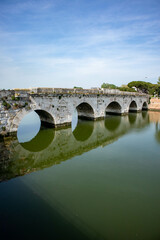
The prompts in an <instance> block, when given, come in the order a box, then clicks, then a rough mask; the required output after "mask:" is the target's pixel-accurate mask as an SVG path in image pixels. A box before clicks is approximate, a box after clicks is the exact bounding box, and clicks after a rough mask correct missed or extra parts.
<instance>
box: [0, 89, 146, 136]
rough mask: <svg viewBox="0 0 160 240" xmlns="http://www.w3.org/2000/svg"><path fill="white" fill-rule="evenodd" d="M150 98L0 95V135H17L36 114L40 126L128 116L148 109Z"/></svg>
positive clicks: (64, 92)
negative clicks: (75, 119) (28, 117)
mask: <svg viewBox="0 0 160 240" xmlns="http://www.w3.org/2000/svg"><path fill="white" fill-rule="evenodd" d="M148 101H149V96H148V95H146V94H141V93H137V92H121V91H119V90H109V89H100V90H92V89H58V88H32V89H14V90H1V91H0V134H3V133H4V132H6V133H9V132H10V133H11V132H16V131H17V129H18V126H19V124H20V122H21V120H22V119H23V117H24V116H25V115H26V114H27V113H29V112H31V111H35V112H36V113H37V114H38V115H39V117H40V120H41V124H42V125H43V124H47V125H49V126H53V127H59V126H65V125H71V122H72V116H73V113H74V111H75V110H77V112H78V117H79V118H86V119H93V120H96V119H102V118H104V117H105V116H106V114H120V115H125V114H127V113H128V112H130V111H135V112H139V111H142V110H147V109H148Z"/></svg>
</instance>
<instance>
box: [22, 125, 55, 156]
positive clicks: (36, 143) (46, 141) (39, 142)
mask: <svg viewBox="0 0 160 240" xmlns="http://www.w3.org/2000/svg"><path fill="white" fill-rule="evenodd" d="M54 134H55V130H54V129H41V130H40V131H39V132H38V134H37V135H36V136H35V137H34V138H33V139H32V140H30V141H28V142H24V143H20V144H21V146H22V147H23V148H24V149H26V150H28V151H30V152H40V151H42V150H44V149H46V148H47V147H48V146H49V145H50V144H51V142H52V141H53V139H54Z"/></svg>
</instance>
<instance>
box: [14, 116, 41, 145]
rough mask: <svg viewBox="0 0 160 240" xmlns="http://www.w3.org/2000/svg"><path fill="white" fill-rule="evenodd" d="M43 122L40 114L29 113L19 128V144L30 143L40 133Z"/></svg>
mask: <svg viewBox="0 0 160 240" xmlns="http://www.w3.org/2000/svg"><path fill="white" fill-rule="evenodd" d="M40 127H41V121H40V118H39V116H38V114H37V113H36V112H34V111H32V112H30V113H28V114H27V115H26V116H24V118H23V119H22V121H21V122H20V124H19V126H18V131H17V138H18V141H19V143H22V142H28V141H30V140H31V139H32V138H34V137H35V136H36V135H37V133H38V132H39V130H40Z"/></svg>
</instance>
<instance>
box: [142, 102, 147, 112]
mask: <svg viewBox="0 0 160 240" xmlns="http://www.w3.org/2000/svg"><path fill="white" fill-rule="evenodd" d="M147 110H148V104H147V102H144V103H143V105H142V111H147Z"/></svg>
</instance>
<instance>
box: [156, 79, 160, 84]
mask: <svg viewBox="0 0 160 240" xmlns="http://www.w3.org/2000/svg"><path fill="white" fill-rule="evenodd" d="M157 84H158V85H160V77H159V78H158V82H157Z"/></svg>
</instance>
